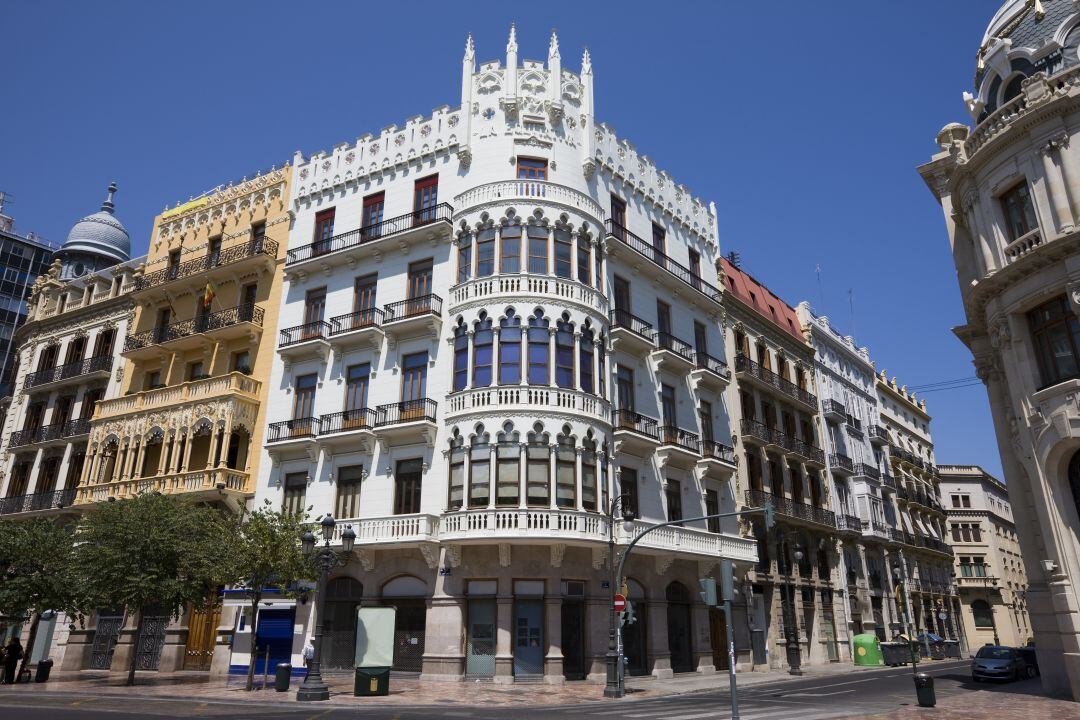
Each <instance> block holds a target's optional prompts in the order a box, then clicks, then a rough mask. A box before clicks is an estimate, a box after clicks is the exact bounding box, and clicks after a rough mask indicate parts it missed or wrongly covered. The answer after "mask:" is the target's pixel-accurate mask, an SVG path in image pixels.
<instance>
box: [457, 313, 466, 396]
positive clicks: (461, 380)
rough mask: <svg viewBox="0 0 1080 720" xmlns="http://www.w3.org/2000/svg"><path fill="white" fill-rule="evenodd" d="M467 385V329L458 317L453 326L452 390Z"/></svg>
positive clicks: (463, 387)
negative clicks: (456, 322) (455, 324)
mask: <svg viewBox="0 0 1080 720" xmlns="http://www.w3.org/2000/svg"><path fill="white" fill-rule="evenodd" d="M468 386H469V330H468V328H466V327H465V322H464V321H463V320H461V318H458V324H457V326H456V327H455V328H454V391H455V392H456V391H458V390H464V389H465V388H466V387H468Z"/></svg>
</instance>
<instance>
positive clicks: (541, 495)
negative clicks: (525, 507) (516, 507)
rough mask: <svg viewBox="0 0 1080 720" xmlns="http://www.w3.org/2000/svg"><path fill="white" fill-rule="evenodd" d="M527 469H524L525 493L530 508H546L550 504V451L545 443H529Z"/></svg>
mask: <svg viewBox="0 0 1080 720" xmlns="http://www.w3.org/2000/svg"><path fill="white" fill-rule="evenodd" d="M525 452H526V454H527V455H526V457H527V462H528V467H526V468H525V473H526V476H525V492H526V493H527V501H528V503H529V505H530V506H531V507H547V506H549V505H550V504H551V497H550V495H549V485H550V483H551V450H550V449H549V448H548V445H547V443H544V442H530V443H529V447H528V448H527V449H526V451H525Z"/></svg>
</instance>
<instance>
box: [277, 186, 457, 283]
mask: <svg viewBox="0 0 1080 720" xmlns="http://www.w3.org/2000/svg"><path fill="white" fill-rule="evenodd" d="M453 214H454V208H452V207H451V206H450V205H449V204H448V203H439V204H438V205H436V206H434V207H431V208H427V209H424V210H417V211H413V212H410V213H406V214H404V215H399V216H397V217H394V218H390V219H388V220H382V221H380V222H377V223H373V224H371V225H365V226H364V227H361V228H358V229H356V230H350V231H349V232H346V233H342V234H340V235H335V236H333V237H331V238H327V239H325V240H318V241H316V242H313V243H311V244H310V245H302V246H300V247H298V248H293V249H292V250H289V252H288V253H287V254H286V256H285V271H286V273H303V272H309V271H311V269H312V268H316V267H320V266H325V267H326V268H330V267H332V266H334V265H341V264H342V263H348V264H349V265H350V266H352V265H355V264H356V263H357V261H359V260H360V259H361V258H363V257H365V256H367V255H377V254H378V253H379V250H380V248H382V247H383V246H385V245H386V244H387V243H388V242H390V241H393V242H394V244H395V246H396V245H406V246H407V245H408V244H409V243H410V242H412V241H414V240H420V239H425V240H433V241H437V240H438V238H439V237H440V236H446V238H447V239H449V237H450V234H451V219H452V217H453Z"/></svg>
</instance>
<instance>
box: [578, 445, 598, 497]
mask: <svg viewBox="0 0 1080 720" xmlns="http://www.w3.org/2000/svg"><path fill="white" fill-rule="evenodd" d="M590 432H591V431H590ZM582 446H583V447H582V451H581V507H583V508H584V509H586V510H596V498H597V496H598V492H597V479H598V478H597V474H596V441H595V440H593V439H592V437H586V438H585V440H584V442H582Z"/></svg>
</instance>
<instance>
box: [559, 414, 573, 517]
mask: <svg viewBox="0 0 1080 720" xmlns="http://www.w3.org/2000/svg"><path fill="white" fill-rule="evenodd" d="M576 470H577V467H576V453H575V451H574V438H573V437H571V435H570V428H569V427H565V428H563V434H561V435H559V440H558V447H556V449H555V504H556V505H558V506H559V507H561V508H574V507H577V472H576Z"/></svg>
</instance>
